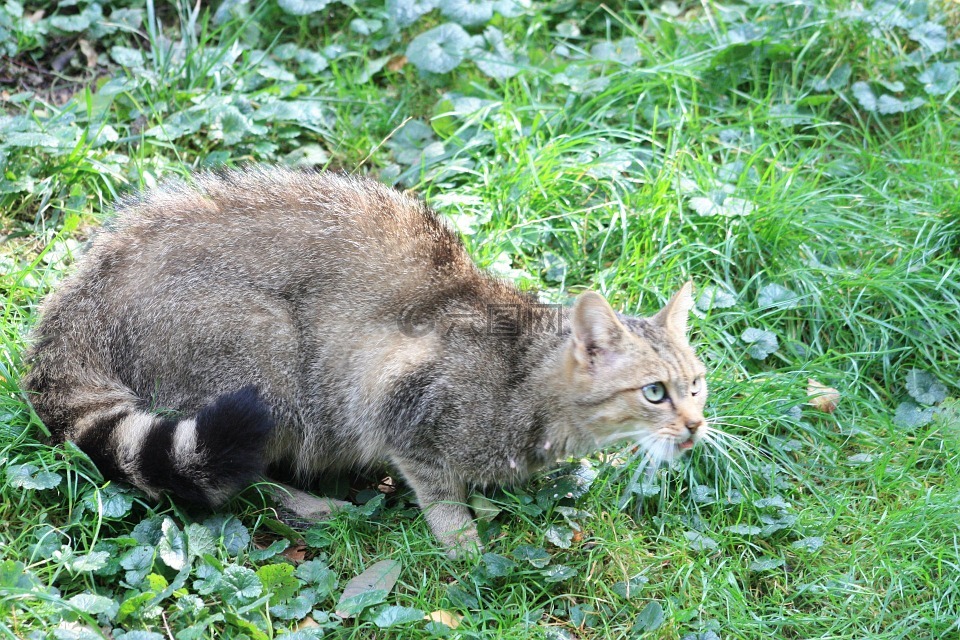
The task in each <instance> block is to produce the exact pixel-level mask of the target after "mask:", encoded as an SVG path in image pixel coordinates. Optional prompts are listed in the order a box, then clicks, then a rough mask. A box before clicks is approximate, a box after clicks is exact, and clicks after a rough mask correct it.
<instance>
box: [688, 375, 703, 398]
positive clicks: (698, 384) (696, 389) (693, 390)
mask: <svg viewBox="0 0 960 640" xmlns="http://www.w3.org/2000/svg"><path fill="white" fill-rule="evenodd" d="M702 387H703V378H700V377H697V378H694V379H693V382H691V383H690V395H692V396H695V395H697V394H698V393H700V389H701V388H702Z"/></svg>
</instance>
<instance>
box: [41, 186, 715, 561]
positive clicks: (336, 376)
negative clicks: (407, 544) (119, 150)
mask: <svg viewBox="0 0 960 640" xmlns="http://www.w3.org/2000/svg"><path fill="white" fill-rule="evenodd" d="M692 304H693V300H692V297H691V286H690V283H687V284H686V285H684V286H683V287H682V288H681V289H680V291H679V292H678V293H677V294H676V295H674V296H673V298H672V299H671V300H670V301H669V303H668V304H667V305H666V306H665V307H664V308H663V309H662V310H660V311H659V312H658V313H657V314H656V315H654V316H652V317H649V318H634V317H628V316H625V315H621V314H619V313H617V312H615V311H614V310H613V309H612V308H611V307H610V305H609V304H608V303H607V302H606V301H605V300H604V299H603V298H602V297H601V296H600V295H598V294H597V293H593V292H586V293H583V294H581V295H580V296H579V297H578V298H577V299H576V301H575V303H574V304H573V306H572V308H562V309H561V308H557V307H553V306H549V305H543V304H540V303H539V302H538V299H537V298H536V297H535V296H534V295H532V294H529V293H525V292H522V291H520V290H519V289H518V288H516V287H515V286H513V285H511V284H508V283H505V282H503V281H501V280H499V279H497V278H494V277H491V276H490V275H488V274H486V273H484V272H483V271H481V270H480V269H478V268H477V267H476V266H475V265H474V263H473V262H472V261H471V259H470V257H469V255H468V253H467V251H466V250H465V248H464V245H463V243H462V241H461V239H460V237H459V236H458V235H457V234H456V233H454V232H453V231H452V230H451V229H449V228H448V227H447V226H446V225H445V224H444V223H443V222H442V220H441V218H440V217H439V216H438V215H437V214H436V213H435V212H434V211H432V210H431V209H429V208H428V207H427V206H426V205H425V204H424V203H423V202H422V201H421V200H419V199H417V198H415V197H413V196H411V195H408V194H405V193H401V192H399V191H396V190H394V189H391V188H388V187H385V186H383V185H381V184H379V183H377V182H374V181H372V180H369V179H365V178H360V177H353V176H348V175H340V174H333V173H306V172H298V171H293V170H286V169H280V168H254V169H247V170H239V171H226V172H220V173H205V174H200V175H197V176H195V178H194V179H193V181H192V185H188V184H187V183H185V182H171V183H167V184H166V185H164V186H161V187H160V188H158V189H155V190H153V191H150V192H147V193H145V194H143V195H142V196H140V197H139V198H138V199H135V200H130V201H127V202H125V203H121V205H120V206H119V208H118V213H117V216H116V219H115V220H114V222H113V223H112V225H111V226H110V228H108V229H106V230H104V231H102V232H101V233H100V234H99V235H97V236H96V237H95V239H94V240H93V242H92V244H91V246H90V248H89V250H88V252H87V253H86V254H85V255H84V256H83V257H82V258H81V259H80V260H79V261H78V264H77V265H76V267H75V270H74V271H73V273H72V274H71V275H69V277H67V278H66V279H65V280H64V281H63V282H62V283H61V285H60V286H59V289H58V290H57V291H55V292H54V293H53V294H52V295H51V296H50V297H49V298H48V299H47V300H46V301H45V302H44V304H43V305H42V308H41V316H40V321H39V323H38V325H37V326H36V328H35V330H34V333H33V338H32V343H33V344H32V347H31V349H30V350H29V352H28V354H27V361H28V365H29V370H28V373H27V375H26V376H25V378H24V380H23V386H24V388H25V389H26V390H27V391H29V392H30V397H31V399H32V403H33V406H34V407H35V409H36V411H37V413H38V415H39V416H40V417H41V418H42V420H43V421H44V422H45V423H46V424H47V425H48V427H49V428H50V431H51V432H52V433H53V434H54V436H55V438H56V439H58V440H61V441H62V440H71V441H73V442H75V443H76V444H77V445H78V446H79V447H80V449H82V450H83V451H85V452H86V453H87V454H88V455H89V456H90V458H91V459H92V460H93V461H94V462H95V464H96V465H97V466H98V468H99V469H100V470H101V471H102V473H103V474H104V476H106V477H108V478H112V479H116V480H121V481H126V482H128V483H131V484H133V485H135V486H137V487H139V488H140V489H142V490H143V491H145V492H146V493H147V494H149V495H151V496H157V495H159V494H161V493H164V492H168V493H171V494H173V495H174V496H176V497H178V498H180V499H183V500H186V501H190V502H196V503H202V504H206V505H210V506H214V507H215V506H218V505H220V504H222V503H223V502H224V501H225V500H227V499H228V498H229V497H230V496H232V495H233V494H235V493H236V492H238V491H239V490H241V489H243V488H244V487H245V486H247V485H248V484H249V483H251V482H254V481H256V480H258V479H259V478H260V477H261V474H262V473H263V472H264V470H265V469H267V468H268V467H274V468H282V469H284V470H286V471H287V472H288V473H287V475H289V476H292V477H296V478H299V479H300V480H301V481H303V482H307V481H309V479H310V478H312V477H314V476H315V475H316V474H318V473H319V472H328V471H334V470H338V469H348V468H355V467H363V466H367V465H373V464H378V463H383V462H386V463H388V464H389V465H391V466H392V467H393V468H395V469H396V470H397V471H398V472H399V473H400V474H401V475H402V477H403V479H404V480H405V481H406V482H407V483H408V484H409V485H410V487H411V488H412V489H413V490H414V491H415V493H416V496H417V500H418V502H419V504H420V505H421V507H422V508H424V511H425V515H426V520H427V522H428V524H429V526H430V528H431V530H432V531H433V533H434V534H435V535H436V537H437V538H438V539H439V540H440V541H441V542H442V543H443V545H444V546H445V547H446V548H448V549H449V550H450V552H451V555H456V554H457V553H458V551H459V550H463V549H465V548H467V547H479V540H478V537H477V532H476V529H475V527H474V524H473V521H472V518H471V514H470V511H469V509H468V507H467V506H465V504H464V503H465V502H466V500H467V496H468V490H469V489H470V488H472V487H477V486H488V485H502V484H509V483H516V482H519V481H521V480H523V479H524V478H526V477H528V476H529V475H530V474H531V473H532V472H533V471H535V470H537V469H540V468H542V467H544V466H545V465H549V464H551V463H553V462H555V461H556V460H558V459H562V458H565V457H568V456H572V455H582V454H585V453H587V452H589V451H591V450H594V449H596V448H598V447H601V446H603V445H605V444H607V443H610V442H612V441H615V440H619V439H634V440H636V441H637V442H639V443H640V444H641V445H642V446H643V447H644V448H645V450H646V451H647V454H648V456H649V457H651V458H653V459H654V460H655V461H664V460H669V459H672V458H673V457H675V456H677V455H678V454H680V453H681V452H683V451H685V450H686V449H689V448H690V447H692V446H693V444H694V443H695V442H697V441H698V440H700V439H702V438H704V437H705V434H706V432H707V430H708V426H707V422H706V420H705V419H704V414H703V407H704V401H705V400H706V397H707V386H706V381H705V378H704V374H705V369H704V366H703V364H702V363H701V361H700V360H699V359H698V358H697V356H696V355H695V353H694V351H693V349H692V348H691V346H690V344H689V342H688V340H687V335H686V334H687V318H688V315H689V312H690V309H691V307H692Z"/></svg>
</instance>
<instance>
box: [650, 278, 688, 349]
mask: <svg viewBox="0 0 960 640" xmlns="http://www.w3.org/2000/svg"><path fill="white" fill-rule="evenodd" d="M691 309H693V282H691V281H690V280H687V282H686V283H685V284H684V285H683V286H682V287H680V291H677V293H676V294H674V296H673V297H672V298H670V302H668V303H667V305H666V306H665V307H664V308H663V309H661V310H660V311H659V312H658V313H657V315H655V316H653V321H654V322H656V323H657V324H659V325H660V326H662V327H664V328H665V329H666V330H667V332H668V333H672V334H674V335H676V336H685V335H687V318H688V317H689V316H690V310H691Z"/></svg>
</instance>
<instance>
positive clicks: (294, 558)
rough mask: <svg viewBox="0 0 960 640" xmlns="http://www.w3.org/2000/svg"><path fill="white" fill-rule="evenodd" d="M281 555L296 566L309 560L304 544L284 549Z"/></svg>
mask: <svg viewBox="0 0 960 640" xmlns="http://www.w3.org/2000/svg"><path fill="white" fill-rule="evenodd" d="M280 555H282V556H283V557H284V558H286V559H287V560H289V561H290V562H292V563H294V564H300V563H302V562H303V561H304V560H306V559H307V547H306V546H305V545H302V544H295V545H293V546H291V547H287V548H286V549H284V550H283V553H281V554H280Z"/></svg>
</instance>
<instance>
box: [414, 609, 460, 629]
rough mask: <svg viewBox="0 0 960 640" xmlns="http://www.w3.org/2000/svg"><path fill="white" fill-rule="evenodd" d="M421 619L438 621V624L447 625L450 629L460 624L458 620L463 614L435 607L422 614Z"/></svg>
mask: <svg viewBox="0 0 960 640" xmlns="http://www.w3.org/2000/svg"><path fill="white" fill-rule="evenodd" d="M423 619H424V620H432V621H433V622H439V623H440V624H445V625H447V626H448V627H450V628H451V629H456V628H457V627H459V626H460V621H461V620H462V619H463V616H461V615H458V614H456V613H452V612H450V611H444V610H443V609H437V610H436V611H431V612H430V613H428V614H427V615H425V616H423Z"/></svg>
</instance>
